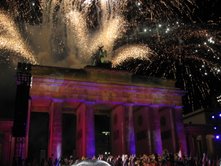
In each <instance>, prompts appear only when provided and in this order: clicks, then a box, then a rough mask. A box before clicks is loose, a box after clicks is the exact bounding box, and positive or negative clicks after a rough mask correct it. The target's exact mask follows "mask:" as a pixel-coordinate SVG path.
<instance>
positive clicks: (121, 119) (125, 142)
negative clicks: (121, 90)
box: [111, 104, 136, 155]
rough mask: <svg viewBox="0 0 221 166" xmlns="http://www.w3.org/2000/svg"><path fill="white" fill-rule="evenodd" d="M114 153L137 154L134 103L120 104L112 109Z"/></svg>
mask: <svg viewBox="0 0 221 166" xmlns="http://www.w3.org/2000/svg"><path fill="white" fill-rule="evenodd" d="M111 130H112V147H113V148H112V153H113V154H114V155H120V154H135V153H136V149H135V136H134V123H133V105H131V104H127V105H125V106H123V105H119V106H116V107H115V108H114V109H113V110H112V115H111Z"/></svg>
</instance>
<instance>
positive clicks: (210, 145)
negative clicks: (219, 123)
mask: <svg viewBox="0 0 221 166" xmlns="http://www.w3.org/2000/svg"><path fill="white" fill-rule="evenodd" d="M206 145H207V154H208V156H214V155H215V153H214V152H215V150H214V135H212V134H208V135H206Z"/></svg>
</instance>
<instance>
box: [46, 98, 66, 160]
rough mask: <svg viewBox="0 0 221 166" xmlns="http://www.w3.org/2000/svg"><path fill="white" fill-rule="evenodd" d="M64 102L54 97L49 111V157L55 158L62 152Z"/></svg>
mask: <svg viewBox="0 0 221 166" xmlns="http://www.w3.org/2000/svg"><path fill="white" fill-rule="evenodd" d="M62 104H63V101H62V100H60V99H53V101H52V103H51V107H50V112H49V133H50V134H49V145H48V157H52V158H53V160H54V159H55V158H57V159H59V158H60V157H61V154H62Z"/></svg>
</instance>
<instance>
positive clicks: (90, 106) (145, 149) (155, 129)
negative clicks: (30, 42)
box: [15, 66, 187, 158]
mask: <svg viewBox="0 0 221 166" xmlns="http://www.w3.org/2000/svg"><path fill="white" fill-rule="evenodd" d="M31 75H32V82H31V86H30V93H29V95H30V98H29V102H28V103H29V106H28V112H27V126H26V136H25V137H24V138H23V141H20V142H22V145H19V143H20V142H16V143H15V144H16V145H15V149H17V151H18V152H19V153H20V154H18V153H15V154H17V155H20V156H22V157H23V158H26V157H28V156H29V157H30V155H31V154H32V153H31V151H33V152H34V150H33V149H34V143H35V141H37V140H36V139H37V138H36V139H33V137H37V136H35V135H34V133H35V130H36V132H37V130H38V128H40V129H39V130H41V128H43V127H41V126H44V125H43V123H45V121H47V123H45V124H46V125H47V126H46V128H47V129H46V131H47V134H46V135H47V141H46V144H47V147H46V148H45V149H41V153H38V154H39V155H40V156H41V157H42V158H44V157H50V156H52V157H54V158H60V157H61V155H63V154H64V152H62V149H64V148H63V145H64V141H62V140H63V139H64V138H63V136H64V127H62V126H63V125H62V123H64V120H62V117H63V116H64V115H65V114H66V115H67V114H68V115H70V116H72V115H73V116H75V117H76V123H75V129H73V132H75V134H74V136H73V141H75V145H76V146H75V149H73V152H74V155H75V156H76V157H82V156H86V157H92V156H94V155H96V154H97V153H98V152H97V149H96V147H97V146H96V138H95V135H96V128H95V118H94V117H95V115H96V114H102V113H104V112H105V114H106V115H107V116H109V119H110V120H109V122H108V123H109V124H110V141H109V144H110V146H111V147H110V151H111V154H113V155H118V154H143V153H148V154H149V153H158V154H162V151H163V149H167V150H168V151H170V152H178V151H180V150H181V151H182V153H183V154H187V149H186V138H185V134H184V126H183V123H182V95H183V92H182V91H180V90H179V89H177V88H174V81H170V80H160V79H155V78H148V79H147V78H144V77H141V76H137V75H133V74H132V73H129V72H126V71H119V70H113V69H104V68H96V67H86V68H84V69H65V68H54V67H44V66H31ZM38 114H44V115H47V117H48V119H47V118H46V120H43V121H42V124H39V126H37V127H35V128H34V127H33V124H34V121H35V118H34V117H35V116H37V115H38ZM99 125H102V124H99ZM40 137H41V136H39V138H40ZM74 137H75V138H74ZM39 138H38V139H39ZM18 145H19V146H18ZM18 147H19V148H20V150H18ZM38 158H39V157H38Z"/></svg>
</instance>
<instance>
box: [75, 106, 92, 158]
mask: <svg viewBox="0 0 221 166" xmlns="http://www.w3.org/2000/svg"><path fill="white" fill-rule="evenodd" d="M76 151H77V157H80V158H81V157H83V156H84V157H89V158H91V157H93V156H94V155H95V130H94V111H93V103H92V102H85V103H81V105H80V106H79V107H78V109H77V140H76Z"/></svg>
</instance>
